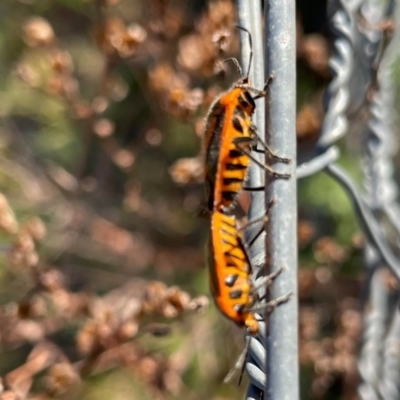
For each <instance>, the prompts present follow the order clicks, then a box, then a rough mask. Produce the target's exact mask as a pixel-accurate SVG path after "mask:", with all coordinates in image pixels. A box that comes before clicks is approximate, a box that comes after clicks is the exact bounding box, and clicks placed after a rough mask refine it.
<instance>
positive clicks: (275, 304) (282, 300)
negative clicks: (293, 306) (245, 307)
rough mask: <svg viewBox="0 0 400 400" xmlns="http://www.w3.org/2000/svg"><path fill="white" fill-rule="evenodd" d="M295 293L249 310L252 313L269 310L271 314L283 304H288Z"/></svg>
mask: <svg viewBox="0 0 400 400" xmlns="http://www.w3.org/2000/svg"><path fill="white" fill-rule="evenodd" d="M292 295H293V293H292V292H289V293H288V294H285V295H284V296H281V297H278V298H277V299H275V300H271V301H269V302H268V303H265V304H260V305H258V306H255V307H251V308H250V309H249V311H250V312H256V311H260V310H267V311H268V312H269V313H271V312H272V311H273V310H274V309H275V308H276V307H278V306H279V305H281V304H283V303H287V302H288V301H289V299H290V298H291V297H292Z"/></svg>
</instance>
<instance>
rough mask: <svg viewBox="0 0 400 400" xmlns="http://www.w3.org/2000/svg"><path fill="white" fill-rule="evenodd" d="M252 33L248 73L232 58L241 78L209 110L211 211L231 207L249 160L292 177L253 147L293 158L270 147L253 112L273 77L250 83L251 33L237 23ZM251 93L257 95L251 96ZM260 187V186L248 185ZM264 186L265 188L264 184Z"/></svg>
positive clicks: (207, 143) (207, 145)
mask: <svg viewBox="0 0 400 400" xmlns="http://www.w3.org/2000/svg"><path fill="white" fill-rule="evenodd" d="M238 28H239V29H242V30H244V31H245V32H247V33H248V35H249V42H250V49H251V52H250V60H249V66H248V69H247V73H246V75H245V76H243V73H242V69H241V67H240V65H239V62H238V61H237V60H236V59H235V58H230V59H228V60H226V62H228V61H232V62H233V63H234V64H235V65H236V68H237V70H238V72H239V74H240V76H241V78H240V79H239V80H238V81H237V82H236V83H235V84H234V85H233V87H232V88H231V89H230V90H228V91H227V92H226V93H224V94H222V95H221V96H219V97H218V98H217V99H216V100H215V101H214V103H213V104H212V106H211V107H210V110H209V112H208V116H207V118H206V128H205V133H204V144H205V154H206V159H205V182H206V191H207V197H208V204H207V208H208V209H209V211H213V210H217V209H218V210H219V209H221V208H222V209H229V208H230V207H231V206H232V205H233V203H234V201H235V199H236V197H237V195H238V193H239V192H240V190H242V189H243V183H244V181H245V179H246V175H247V170H248V167H249V164H250V161H251V160H252V161H254V162H255V163H256V164H258V165H259V166H261V167H262V168H264V169H265V170H266V171H268V172H270V173H271V174H272V175H273V176H276V177H281V178H289V177H290V175H287V174H279V173H277V172H275V171H274V170H273V169H272V168H271V167H270V166H268V165H264V164H262V163H261V162H260V161H258V160H257V159H255V158H254V157H253V156H252V154H251V150H252V149H253V150H256V151H258V152H263V153H264V152H265V151H267V152H268V153H269V154H270V155H271V156H272V157H273V158H275V159H277V160H279V161H282V162H285V163H289V162H290V160H289V159H287V158H282V157H278V156H276V155H275V154H274V153H273V152H272V151H271V150H270V149H269V147H268V146H267V145H266V144H265V143H264V142H263V141H262V140H261V139H260V138H259V136H258V135H257V131H256V128H255V126H254V125H253V124H252V116H253V113H254V110H255V108H256V103H255V100H257V99H259V98H261V97H264V96H265V95H266V90H267V87H268V84H269V83H270V81H271V78H270V79H269V80H268V82H267V83H266V84H265V86H264V89H263V90H259V89H256V88H254V87H252V86H251V82H250V79H249V72H250V68H251V61H252V58H253V51H252V43H251V35H250V32H249V31H247V29H245V28H242V27H240V26H238ZM252 93H253V94H255V96H254V97H253V96H252ZM257 143H260V144H261V145H262V147H263V150H257V149H256V144H257ZM247 189H249V190H251V189H253V190H260V189H261V188H247ZM262 189H263V188H262Z"/></svg>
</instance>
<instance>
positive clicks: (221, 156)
mask: <svg viewBox="0 0 400 400" xmlns="http://www.w3.org/2000/svg"><path fill="white" fill-rule="evenodd" d="M254 108H255V104H254V101H253V99H252V97H251V95H250V94H249V93H248V92H247V91H246V90H244V89H242V88H235V89H233V90H231V91H230V92H228V93H227V94H225V95H224V96H222V97H221V98H220V99H219V100H218V101H217V102H216V103H215V104H214V106H213V107H212V108H211V111H210V113H209V116H208V123H207V129H206V134H205V141H206V152H207V153H206V154H207V157H206V179H207V188H208V200H209V201H208V205H209V209H210V211H212V210H213V209H221V208H222V209H228V208H230V207H231V206H232V204H233V202H234V200H235V199H236V197H237V195H238V193H239V192H240V190H241V189H242V186H243V182H244V180H245V179H246V175H247V170H248V167H249V164H250V158H249V155H248V154H245V153H244V152H243V150H244V151H245V152H247V153H249V152H250V150H251V146H250V141H251V129H250V128H251V124H252V122H251V116H252V114H253V112H254ZM246 139H248V140H246Z"/></svg>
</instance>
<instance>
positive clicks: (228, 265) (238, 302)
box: [209, 211, 258, 334]
mask: <svg viewBox="0 0 400 400" xmlns="http://www.w3.org/2000/svg"><path fill="white" fill-rule="evenodd" d="M209 269H210V287H211V292H212V295H213V298H214V301H215V304H216V306H217V307H218V309H219V310H220V311H221V313H222V314H224V315H225V316H226V317H227V318H229V319H231V320H232V321H234V322H236V324H238V325H239V326H246V327H247V328H248V330H249V332H250V333H252V334H256V333H257V332H258V322H257V320H256V319H255V316H254V313H252V312H251V311H250V309H251V307H252V306H253V304H254V298H253V293H252V282H251V273H250V266H249V260H248V256H247V253H246V250H245V248H244V246H243V243H242V239H241V237H240V235H239V234H238V230H237V227H236V220H235V218H234V217H233V216H230V215H226V214H224V213H222V212H219V211H215V212H214V213H213V215H212V219H211V237H210V254H209Z"/></svg>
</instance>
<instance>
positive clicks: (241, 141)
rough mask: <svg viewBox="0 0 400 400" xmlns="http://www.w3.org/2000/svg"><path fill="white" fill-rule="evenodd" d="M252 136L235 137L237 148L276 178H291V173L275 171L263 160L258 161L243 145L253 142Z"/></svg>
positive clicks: (234, 141)
mask: <svg viewBox="0 0 400 400" xmlns="http://www.w3.org/2000/svg"><path fill="white" fill-rule="evenodd" d="M251 140H252V139H251V138H249V137H242V136H241V137H238V138H234V139H233V143H234V144H235V145H236V146H237V148H238V149H239V150H240V151H241V152H242V153H243V154H245V155H246V156H248V157H249V158H250V160H252V161H253V162H254V163H255V164H257V165H258V166H259V167H261V168H263V169H265V171H267V172H268V173H269V174H271V175H272V176H274V177H275V178H281V179H289V178H290V176H291V175H290V174H282V173H280V172H276V171H274V170H273V169H272V168H271V167H270V166H269V165H265V164H263V163H262V162H260V161H258V160H257V159H256V158H254V157H253V156H252V154H251V153H250V151H248V150H247V149H245V148H243V147H242V146H241V145H242V144H249V143H251Z"/></svg>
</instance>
